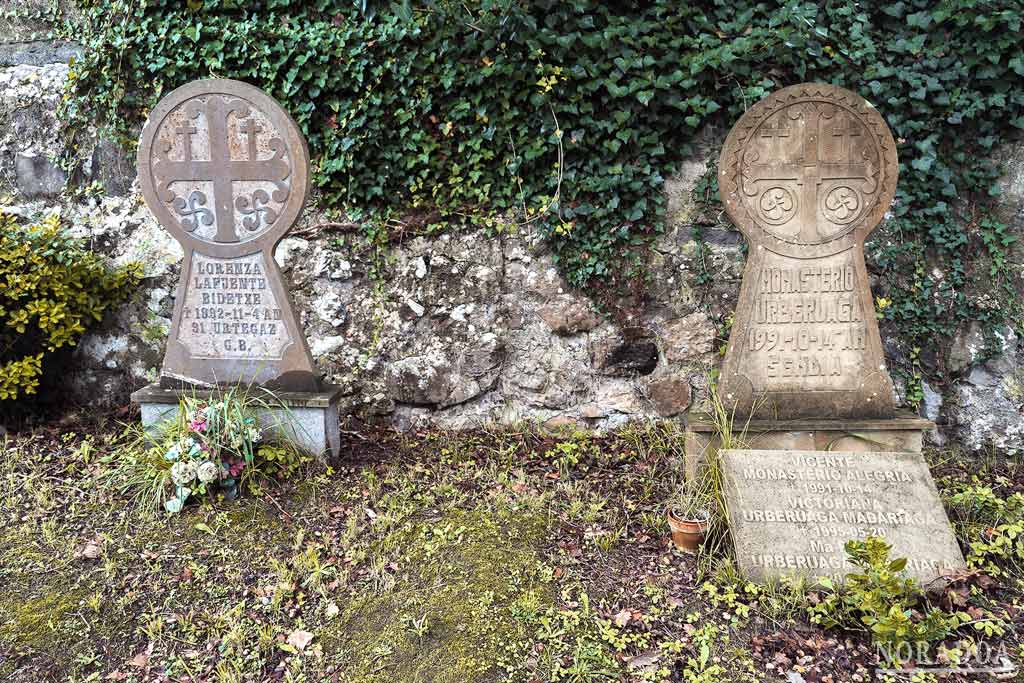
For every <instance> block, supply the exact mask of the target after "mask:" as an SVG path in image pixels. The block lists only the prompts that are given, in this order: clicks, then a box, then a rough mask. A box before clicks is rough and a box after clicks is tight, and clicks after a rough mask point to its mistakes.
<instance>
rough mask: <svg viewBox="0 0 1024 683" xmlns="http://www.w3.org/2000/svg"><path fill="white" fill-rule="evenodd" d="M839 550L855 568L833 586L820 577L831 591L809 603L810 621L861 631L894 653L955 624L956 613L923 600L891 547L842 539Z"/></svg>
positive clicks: (879, 541) (869, 540)
mask: <svg viewBox="0 0 1024 683" xmlns="http://www.w3.org/2000/svg"><path fill="white" fill-rule="evenodd" d="M845 549H846V554H847V556H848V557H849V560H850V562H851V563H852V564H853V565H854V566H855V567H856V568H857V570H856V571H854V572H851V573H848V574H847V575H846V576H845V577H844V583H843V585H842V586H841V587H839V588H836V587H835V586H833V585H832V583H831V581H830V580H828V579H821V583H822V584H823V585H824V586H825V588H828V589H831V592H829V593H827V594H826V595H825V596H824V598H823V599H821V600H820V601H819V602H817V603H816V604H813V605H811V607H810V609H809V613H810V616H811V621H812V622H814V623H816V624H820V625H822V626H824V627H825V628H842V629H847V630H854V631H866V632H867V633H868V634H869V635H870V636H871V640H872V641H874V642H875V643H878V644H880V645H883V646H885V647H886V648H887V651H889V652H898V651H899V646H900V645H902V644H904V643H914V644H916V643H922V642H923V643H934V642H938V641H941V640H942V639H944V638H946V637H947V636H948V635H949V634H950V633H952V632H953V631H954V630H955V629H956V628H957V627H958V626H959V625H960V623H961V619H960V617H959V616H958V614H950V613H948V612H944V611H942V610H940V609H936V608H933V607H930V606H929V605H928V604H927V603H926V601H925V596H924V591H923V590H922V589H921V587H920V585H918V583H917V581H916V580H915V579H913V578H910V577H908V576H906V575H905V574H904V572H903V570H904V568H905V567H906V566H907V559H906V558H896V559H892V558H890V556H889V554H890V551H891V550H892V546H890V545H889V544H888V543H886V542H885V541H884V540H882V539H881V538H878V537H876V536H869V537H868V538H866V539H865V540H863V541H847V543H846V546H845ZM965 616H966V615H965ZM969 620H970V617H966V618H965V619H964V621H969Z"/></svg>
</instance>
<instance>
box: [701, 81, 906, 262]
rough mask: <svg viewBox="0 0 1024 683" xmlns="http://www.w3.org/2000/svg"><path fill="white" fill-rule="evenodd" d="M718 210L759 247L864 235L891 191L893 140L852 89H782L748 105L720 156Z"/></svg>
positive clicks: (825, 247)
mask: <svg viewBox="0 0 1024 683" xmlns="http://www.w3.org/2000/svg"><path fill="white" fill-rule="evenodd" d="M719 169H720V170H719V185H720V188H721V194H722V198H723V200H724V202H725V209H726V211H727V212H728V214H729V217H730V218H731V219H732V221H733V223H735V224H736V226H737V227H739V228H740V230H742V231H743V234H744V235H745V236H746V237H747V239H748V240H749V241H750V242H751V245H752V246H753V245H756V246H757V247H761V246H763V247H764V248H765V249H769V250H771V251H773V252H775V253H778V254H783V255H786V256H792V257H795V258H814V257H820V256H829V255H831V254H836V253H839V252H841V251H843V250H845V249H848V248H849V247H851V246H853V245H854V244H857V243H862V242H863V241H864V238H865V237H867V235H868V233H870V232H871V231H872V230H874V228H875V227H876V226H877V225H878V223H879V222H880V221H881V220H882V217H883V216H884V215H885V212H886V211H887V210H888V209H889V206H890V204H891V203H892V199H893V196H894V195H895V193H896V176H897V173H898V170H899V167H898V164H897V160H896V143H895V141H894V140H893V138H892V133H890V132H889V127H888V126H887V125H886V124H885V121H884V120H883V119H882V117H881V115H879V113H878V112H877V111H876V110H875V108H874V107H872V106H871V104H869V103H868V102H867V101H866V100H865V99H864V98H862V97H860V96H859V95H857V94H856V93H853V92H850V91H849V90H844V89H843V88H838V87H836V86H834V85H827V84H821V83H804V84H801V85H794V86H791V87H788V88H783V89H782V90H779V91H777V92H775V93H773V94H771V95H769V96H768V97H766V98H765V99H763V100H761V101H760V102H758V103H757V104H755V105H754V106H753V107H751V108H750V109H749V110H748V111H747V112H746V113H745V114H744V115H743V116H742V117H741V118H740V120H739V121H738V122H737V123H736V125H735V126H734V127H733V129H732V131H731V132H730V133H729V136H728V138H726V141H725V147H724V149H723V150H722V157H721V160H720V163H719Z"/></svg>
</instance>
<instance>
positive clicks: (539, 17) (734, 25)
mask: <svg viewBox="0 0 1024 683" xmlns="http://www.w3.org/2000/svg"><path fill="white" fill-rule="evenodd" d="M80 3H81V12H80V17H79V19H78V20H77V21H76V22H75V24H74V25H73V26H68V27H67V28H66V31H68V32H69V33H71V34H73V37H74V38H75V39H76V40H78V41H80V42H84V43H85V45H86V48H87V50H86V56H85V58H84V59H83V60H82V61H81V62H80V63H78V64H75V65H74V67H73V78H72V86H71V96H70V97H69V98H68V100H67V102H66V105H65V106H66V112H65V113H66V115H67V117H68V119H69V120H71V121H81V122H84V121H90V122H99V123H100V124H101V125H103V126H105V127H106V129H107V130H108V131H110V132H111V133H112V134H114V135H116V136H118V137H119V138H120V139H122V140H123V141H126V142H134V140H135V139H136V138H137V134H138V125H139V122H140V121H141V120H142V119H143V118H144V117H145V115H146V113H147V110H148V109H149V108H150V107H151V106H152V105H153V104H154V103H155V102H156V101H157V100H158V99H159V97H160V96H161V95H163V94H165V93H166V92H168V91H169V90H170V89H172V88H174V87H176V86H179V85H181V84H183V83H185V82H187V81H189V80H192V79H196V78H201V77H210V76H222V77H231V78H237V79H241V80H245V81H248V82H251V83H254V84H255V85H257V86H259V87H261V88H263V89H265V90H267V91H268V92H269V93H270V94H271V95H272V96H274V97H275V98H276V99H278V100H279V101H280V102H282V103H283V104H284V106H285V107H286V108H287V109H288V110H289V111H291V112H292V114H293V115H294V116H295V118H296V119H297V120H298V122H299V124H300V125H301V127H302V129H303V130H304V132H305V134H306V136H307V138H308V140H309V142H310V146H311V149H312V152H313V155H314V160H315V161H314V171H315V179H316V184H317V185H318V186H319V188H320V190H321V191H322V193H323V197H324V200H325V202H326V204H327V205H328V206H332V207H339V208H345V207H351V208H359V209H367V208H369V209H371V210H383V211H388V212H394V211H406V212H407V213H408V214H410V215H416V216H418V217H419V220H421V221H422V222H424V223H425V224H427V225H429V226H432V227H434V228H435V229H445V226H447V225H449V224H453V223H458V224H465V223H467V222H468V223H472V224H478V225H485V226H495V227H496V226H498V225H500V224H501V223H502V222H501V221H498V220H496V218H497V217H498V216H499V215H503V214H508V213H509V212H515V213H516V215H517V216H518V220H521V221H531V222H533V223H535V224H536V225H537V226H538V228H539V229H540V230H542V231H543V233H544V235H545V236H546V238H547V239H548V241H549V243H550V245H551V247H552V249H553V252H554V254H555V256H556V259H557V262H558V265H559V267H560V268H561V271H562V272H563V274H564V275H565V276H566V278H567V279H568V280H569V282H570V283H571V284H573V285H575V286H578V287H583V286H587V287H588V288H591V289H592V288H594V287H595V286H597V285H600V286H602V287H610V288H616V287H620V286H624V285H625V284H626V282H627V281H628V280H630V279H631V278H635V277H636V276H637V275H639V274H641V273H642V265H643V262H644V258H645V253H646V249H645V248H646V247H647V246H648V245H649V244H650V243H651V241H652V240H653V239H654V238H655V237H656V235H657V234H658V232H659V231H660V230H661V229H662V225H663V216H664V211H665V200H664V198H663V195H662V192H661V187H662V184H663V180H664V178H665V177H666V176H667V175H668V174H670V173H671V172H672V171H673V168H674V166H675V164H676V163H677V162H678V161H680V160H681V159H683V158H685V157H686V156H687V155H688V154H691V153H692V151H693V141H694V138H695V134H696V133H697V131H698V130H701V129H704V128H705V127H708V126H711V127H713V128H714V129H716V130H718V131H722V132H724V131H725V130H726V129H727V128H728V126H730V125H731V124H732V123H733V122H735V121H736V119H737V118H738V117H739V116H740V115H741V114H742V112H743V111H744V109H745V108H746V107H749V106H750V105H751V104H753V103H754V102H756V101H757V100H759V99H760V98H762V97H763V96H765V95H766V94H767V93H769V92H771V91H772V90H774V89H776V88H779V87H781V86H784V85H789V84H792V83H796V82H801V81H823V82H828V83H833V84H836V85H840V86H843V87H846V88H849V89H851V90H854V91H856V92H858V93H860V94H861V95H863V96H864V97H865V98H867V99H868V100H869V101H871V102H872V103H873V104H874V105H875V106H877V107H878V109H879V110H880V112H881V113H882V115H883V117H884V118H885V119H886V121H887V122H888V123H889V125H890V126H891V128H892V129H893V132H894V134H895V136H896V138H897V140H898V144H899V150H898V151H899V156H900V182H899V189H898V193H897V198H896V201H895V203H894V205H893V208H892V211H891V216H890V220H889V221H888V222H887V224H886V226H885V228H884V229H882V230H879V231H877V232H876V233H875V238H874V240H873V241H872V242H871V243H870V245H869V248H870V255H869V262H871V263H872V264H873V267H874V268H875V269H876V274H877V275H878V283H877V293H878V294H879V297H880V302H882V303H883V304H885V305H882V306H880V308H881V309H882V310H881V314H882V315H883V317H884V318H885V319H886V320H887V321H889V323H890V324H891V325H892V326H894V328H895V330H896V331H897V332H898V334H899V335H900V336H901V338H902V339H903V340H904V342H905V343H906V345H907V348H908V349H910V348H914V347H918V348H921V347H929V348H931V347H934V346H935V345H934V339H935V337H936V335H946V336H948V335H951V334H952V333H953V332H954V331H955V330H956V329H957V328H958V326H961V325H963V324H965V323H966V322H969V321H979V322H981V323H983V324H984V326H985V329H986V330H988V331H994V330H996V329H998V327H999V326H1002V325H1006V324H1007V323H1011V324H1015V325H1017V326H1018V328H1019V327H1020V325H1021V322H1020V316H1019V311H1018V310H1017V308H1018V303H1017V302H1018V295H1017V293H1018V292H1019V291H1020V289H1021V273H1020V272H1019V268H1017V269H1016V271H1015V270H1014V268H1015V267H1017V265H1019V264H1015V263H1014V258H1013V256H1012V254H1013V253H1014V249H1015V244H1014V243H1015V241H1016V239H1017V235H1015V234H1013V230H1012V229H1011V228H1010V227H1008V226H1007V225H1006V224H1005V223H1002V222H1000V221H999V220H998V219H997V217H996V216H995V214H993V212H992V206H993V201H994V200H995V199H996V195H997V193H998V185H997V182H996V181H997V179H998V177H999V173H1000V169H999V168H998V167H997V165H996V164H995V163H993V162H992V161H991V159H992V158H993V157H994V151H995V150H996V149H997V148H998V147H999V145H1000V144H1001V143H1003V142H1004V141H1006V140H1007V139H1008V138H1009V137H1010V136H1011V135H1012V134H1013V133H1014V131H1015V130H1017V129H1021V128H1024V56H1022V55H1024V32H1022V31H1021V13H1020V5H1019V2H1017V1H1016V0H1002V1H1000V0H989V1H987V0H905V1H902V2H887V3H864V2H857V1H856V0H823V1H821V2H795V1H784V0H772V1H768V0H765V1H751V0H702V1H699V2H688V3H679V2H672V1H671V0H649V1H646V2H643V1H632V2H627V1H623V2H597V1H596V0H572V1H565V0H533V1H529V0H475V1H474V2H465V3H463V2H444V1H436V2H419V3H409V2H405V3H396V4H392V5H382V6H378V7H376V8H375V11H373V10H374V8H373V6H372V3H370V7H369V8H368V7H367V3H366V2H355V3H353V2H342V1H340V0H308V1H306V2H294V1H293V0H253V1H251V2H248V1H247V2H240V1H239V0H189V2H187V3H181V2H179V1H178V0H145V1H139V0H80ZM69 129H70V130H79V131H81V130H84V128H83V127H81V126H72V127H70V128H69ZM979 292H981V293H984V295H979V294H978V293H979ZM886 302H888V303H886ZM914 362H915V363H916V356H915V361H914ZM930 365H932V366H935V367H939V368H940V369H941V367H942V359H941V358H936V359H935V361H934V362H932V363H930Z"/></svg>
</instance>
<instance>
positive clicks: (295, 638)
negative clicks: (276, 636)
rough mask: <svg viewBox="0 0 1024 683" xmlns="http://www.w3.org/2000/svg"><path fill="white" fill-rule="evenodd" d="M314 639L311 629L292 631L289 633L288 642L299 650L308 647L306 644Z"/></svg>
mask: <svg viewBox="0 0 1024 683" xmlns="http://www.w3.org/2000/svg"><path fill="white" fill-rule="evenodd" d="M312 640H313V634H312V633H310V632H309V631H302V630H298V631H292V632H291V633H290V634H289V635H288V641H287V642H288V644H289V645H291V646H292V647H294V648H295V649H296V650H298V651H299V652H302V651H303V650H305V649H306V646H307V645H309V644H310V642H312Z"/></svg>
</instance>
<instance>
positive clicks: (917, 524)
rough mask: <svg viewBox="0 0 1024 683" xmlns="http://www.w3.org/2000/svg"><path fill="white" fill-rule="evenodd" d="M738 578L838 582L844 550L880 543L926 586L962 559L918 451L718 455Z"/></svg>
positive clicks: (726, 452) (846, 565) (846, 567)
mask: <svg viewBox="0 0 1024 683" xmlns="http://www.w3.org/2000/svg"><path fill="white" fill-rule="evenodd" d="M720 456H721V459H722V468H723V474H724V477H725V494H726V501H727V505H728V509H729V522H730V528H731V533H732V536H733V542H734V544H735V548H736V557H737V560H738V562H739V565H740V570H741V571H742V572H743V573H744V574H745V575H746V576H748V577H750V578H752V579H755V580H762V581H763V580H768V579H771V578H774V577H778V576H783V575H796V574H802V575H805V576H828V577H830V578H832V579H840V578H842V576H843V575H844V574H846V573H848V572H850V571H852V570H853V567H852V566H851V565H850V564H849V563H848V561H847V559H846V553H845V552H844V550H843V545H844V544H845V543H846V541H848V540H850V539H863V538H864V537H866V536H880V537H882V538H884V539H885V540H886V542H887V543H890V544H891V545H892V546H893V555H894V557H906V558H907V571H908V573H909V574H910V575H912V576H915V577H916V578H918V579H919V580H921V581H923V582H928V581H931V580H933V579H935V578H936V577H938V576H939V575H940V574H942V573H943V572H944V571H949V570H957V569H963V568H964V567H965V565H964V560H963V556H962V554H961V552H960V548H959V546H958V545H957V542H956V538H955V536H954V535H953V530H952V528H951V527H950V526H949V520H948V518H947V517H946V512H945V510H944V508H943V507H942V502H941V501H940V499H939V495H938V492H937V490H936V488H935V483H934V481H933V480H932V477H931V473H930V472H929V471H928V466H927V464H926V463H925V462H924V458H923V457H922V456H921V455H920V454H919V453H877V452H876V453H870V452H865V453H840V452H831V451H750V450H723V451H721V452H720Z"/></svg>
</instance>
